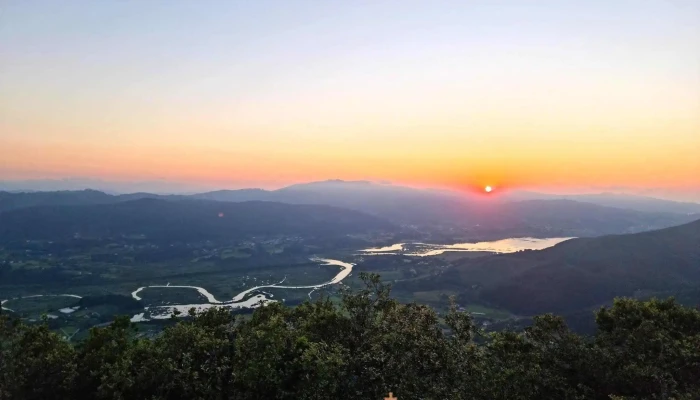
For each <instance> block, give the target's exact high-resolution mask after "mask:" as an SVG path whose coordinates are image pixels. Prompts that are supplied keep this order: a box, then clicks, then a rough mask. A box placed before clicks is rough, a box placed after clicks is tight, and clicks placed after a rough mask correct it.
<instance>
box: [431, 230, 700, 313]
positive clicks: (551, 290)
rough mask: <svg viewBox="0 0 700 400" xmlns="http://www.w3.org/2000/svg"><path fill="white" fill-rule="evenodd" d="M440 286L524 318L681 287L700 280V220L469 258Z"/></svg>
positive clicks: (440, 282) (688, 286)
mask: <svg viewBox="0 0 700 400" xmlns="http://www.w3.org/2000/svg"><path fill="white" fill-rule="evenodd" d="M439 284H440V285H442V286H445V287H456V288H460V290H462V291H463V293H464V294H465V296H471V297H479V298H480V299H482V300H485V301H489V302H491V303H493V304H497V305H499V306H501V307H504V308H507V309H509V310H512V311H514V312H516V313H520V314H525V315H533V314H538V313H543V312H572V311H578V310H581V309H584V308H589V307H593V306H597V305H599V304H602V303H604V302H606V301H609V300H611V299H612V298H613V297H615V296H631V295H633V294H635V293H638V292H652V293H653V292H664V291H674V292H679V291H681V290H684V289H689V288H694V287H697V286H698V285H700V221H695V222H692V223H689V224H685V225H681V226H676V227H672V228H667V229H661V230H657V231H651V232H643V233H637V234H630V235H611V236H603V237H597V238H580V239H572V240H567V241H565V242H563V243H560V244H558V245H556V246H554V247H552V248H549V249H545V250H541V251H524V252H518V253H513V254H503V255H497V256H492V257H485V258H481V259H476V260H464V261H463V262H462V263H461V264H460V265H458V266H457V267H455V268H453V269H452V270H450V271H449V272H447V273H445V274H444V275H443V276H442V277H440V278H439Z"/></svg>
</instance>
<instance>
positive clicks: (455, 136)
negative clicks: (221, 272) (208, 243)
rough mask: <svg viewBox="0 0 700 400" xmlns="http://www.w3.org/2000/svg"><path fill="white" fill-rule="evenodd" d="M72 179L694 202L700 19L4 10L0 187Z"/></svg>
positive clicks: (14, 5) (264, 2)
mask: <svg viewBox="0 0 700 400" xmlns="http://www.w3.org/2000/svg"><path fill="white" fill-rule="evenodd" d="M64 178H80V179H100V180H105V181H120V182H124V181H127V182H129V181H138V182H150V181H159V182H173V183H177V184H181V185H185V186H187V185H189V186H190V187H205V186H206V187H211V188H214V187H221V188H237V187H263V188H274V187H279V186H283V185H286V184H290V183H294V182H303V181H313V180H323V179H336V178H337V179H348V180H360V179H361V180H374V181H378V180H381V181H391V182H394V183H399V184H403V185H409V186H416V187H440V188H451V189H457V190H468V189H472V188H480V187H483V186H486V185H491V186H493V187H494V188H495V189H499V190H500V189H526V190H541V191H550V192H562V193H566V192H572V191H585V190H604V189H605V188H623V190H625V191H636V192H646V193H653V194H658V195H660V196H666V197H668V196H675V197H677V198H684V199H693V200H698V201H700V2H699V1H696V0H675V1H670V0H669V1H654V0H605V1H599V0H587V1H574V0H571V1H559V0H557V1H548V0H538V1H534V0H511V1H507V0H499V1H494V0H484V1H476V0H474V1H469V0H462V1H442V0H432V1H412V0H401V1H382V0H373V1H361V0H354V1H342V2H341V1H301V0H294V1H292V0H284V1H281V0H280V1H270V0H257V1H234V0H231V1H200V0H198V1H172V0H171V1H147V2H144V1H79V0H74V1H70V2H58V1H14V0H5V1H3V2H0V180H26V179H64ZM650 191H651V192H650Z"/></svg>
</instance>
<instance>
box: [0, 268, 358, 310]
mask: <svg viewBox="0 0 700 400" xmlns="http://www.w3.org/2000/svg"><path fill="white" fill-rule="evenodd" d="M311 260H312V261H315V262H320V263H322V264H321V265H333V266H338V267H341V270H340V272H339V273H338V274H337V275H336V276H335V277H333V279H331V280H330V281H327V282H323V283H319V284H315V285H303V286H285V285H282V283H284V281H285V280H286V278H285V279H282V281H280V282H278V283H274V284H271V285H260V286H255V287H252V288H250V289H246V290H244V291H243V292H241V293H239V294H237V295H235V296H234V297H233V298H232V299H231V300H228V301H221V300H217V298H216V297H214V295H213V294H211V293H210V292H209V291H208V290H206V289H204V288H202V287H199V286H181V285H170V284H167V285H151V286H143V287H140V288H138V289H136V290H134V291H133V292H132V293H131V297H133V298H134V299H135V300H142V298H141V296H139V294H140V293H141V292H142V291H144V290H146V289H148V288H161V289H163V288H173V289H193V290H196V291H198V292H199V293H200V294H201V295H202V296H204V297H205V298H206V299H207V303H200V304H172V305H165V306H152V307H144V312H142V313H139V314H136V315H134V316H133V317H132V318H131V321H132V322H145V321H150V320H152V319H168V318H170V316H171V315H172V314H173V313H175V312H176V311H177V312H179V313H180V314H179V315H180V316H186V315H187V313H188V311H189V310H190V309H192V308H194V309H195V310H196V311H198V312H201V311H203V310H206V309H209V308H219V307H221V308H230V309H241V308H257V307H260V306H262V305H264V304H266V303H271V302H275V301H276V300H273V299H272V297H273V295H272V294H270V293H266V292H262V291H261V289H312V292H313V291H314V290H316V289H320V288H322V287H324V286H329V285H334V284H337V283H340V282H342V280H343V279H345V278H347V277H348V275H350V273H351V272H352V268H353V267H354V266H355V264H352V263H347V262H343V261H340V260H333V259H329V258H312V259H311ZM256 291H260V293H257V294H255V295H253V296H249V297H248V295H249V294H251V293H253V292H256ZM310 295H311V293H309V296H310ZM33 297H73V298H76V299H81V298H82V297H81V296H78V295H75V294H45V295H44V294H36V295H31V296H22V297H16V298H13V299H6V300H2V301H0V306H1V307H2V309H3V310H6V311H13V310H11V309H9V308H6V307H5V306H4V305H5V303H7V302H8V301H11V300H19V299H28V298H33ZM246 297H247V298H246ZM75 310H77V307H72V308H63V309H61V310H60V311H61V312H62V313H65V314H70V313H71V312H73V311H75ZM147 314H148V315H149V316H147Z"/></svg>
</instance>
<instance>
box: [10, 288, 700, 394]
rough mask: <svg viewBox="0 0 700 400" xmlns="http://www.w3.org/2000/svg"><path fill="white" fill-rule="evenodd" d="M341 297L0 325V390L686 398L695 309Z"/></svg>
mask: <svg viewBox="0 0 700 400" xmlns="http://www.w3.org/2000/svg"><path fill="white" fill-rule="evenodd" d="M363 279H364V281H365V284H366V287H365V289H363V290H360V291H354V292H350V291H348V292H346V293H344V295H343V297H342V301H341V302H340V303H335V302H332V301H331V300H330V299H328V298H322V299H319V300H317V301H314V302H307V303H304V304H301V305H300V306H297V307H294V308H289V307H285V306H283V305H280V304H271V305H268V306H266V307H262V308H260V309H258V310H256V312H255V313H254V314H253V315H252V316H251V317H247V318H243V317H236V316H233V315H232V314H231V313H229V312H228V311H226V310H222V309H219V310H217V309H212V310H209V311H207V312H205V313H202V314H198V315H195V314H194V313H193V312H192V313H191V315H190V318H188V319H185V320H182V321H180V322H178V323H177V324H174V325H173V326H171V327H168V328H166V329H165V330H164V332H163V333H162V334H161V335H160V336H158V337H156V338H153V339H149V338H142V337H139V336H138V335H136V334H135V333H136V327H135V326H134V325H133V324H131V323H130V322H129V320H128V318H126V317H123V318H119V319H117V320H116V321H114V323H112V324H111V325H109V326H107V327H103V328H93V329H92V330H91V332H90V335H89V337H88V338H87V339H86V340H85V341H83V342H81V343H79V344H78V345H76V346H73V345H71V344H70V343H68V342H66V341H64V340H63V339H62V338H61V337H60V336H59V335H58V334H56V333H53V332H51V330H50V329H49V328H48V326H47V325H46V324H43V325H41V324H39V325H25V324H22V323H20V322H18V321H12V320H10V319H8V318H7V317H2V321H0V322H1V323H0V399H241V400H243V399H302V400H307V399H308V400H316V399H318V400H320V399H333V398H341V399H358V400H360V399H362V400H366V399H380V398H383V397H385V396H386V395H387V394H388V392H393V393H394V395H395V396H397V397H398V398H399V399H401V400H404V399H405V400H408V399H446V398H449V399H475V400H476V399H483V400H487V399H488V400H493V399H496V400H498V399H504V400H505V399H523V400H525V399H538V400H540V399H551V400H567V399H571V400H575V399H606V400H609V399H677V400H681V399H697V398H699V396H700V379H698V377H700V312H698V311H697V310H695V309H691V308H686V307H683V306H681V305H679V304H677V303H676V302H675V301H674V300H673V299H669V300H651V301H646V302H641V301H637V300H631V299H618V300H616V301H615V302H614V304H613V305H612V306H611V307H608V308H602V309H600V310H599V311H598V312H597V313H596V321H597V326H598V330H597V333H596V334H595V335H594V336H592V337H583V336H579V335H577V334H575V333H573V332H572V331H570V330H569V329H568V328H567V326H566V325H565V323H564V322H563V320H562V319H561V318H560V317H557V316H554V315H551V314H548V315H542V316H539V317H536V318H535V320H534V323H533V325H532V326H530V327H529V328H526V329H525V331H524V332H512V331H503V332H497V333H489V334H486V333H484V332H482V331H480V330H479V329H478V328H477V327H476V326H475V324H474V323H473V322H472V319H471V318H470V316H469V315H468V314H465V313H460V312H457V311H456V309H453V310H452V311H450V312H449V313H448V314H447V315H444V316H440V315H438V314H436V313H435V311H433V310H432V309H431V308H429V307H427V306H422V305H417V304H401V303H399V302H398V301H396V300H395V299H393V298H392V297H391V295H390V288H389V287H388V286H385V285H384V284H382V283H381V281H380V280H379V277H378V276H376V275H364V276H363Z"/></svg>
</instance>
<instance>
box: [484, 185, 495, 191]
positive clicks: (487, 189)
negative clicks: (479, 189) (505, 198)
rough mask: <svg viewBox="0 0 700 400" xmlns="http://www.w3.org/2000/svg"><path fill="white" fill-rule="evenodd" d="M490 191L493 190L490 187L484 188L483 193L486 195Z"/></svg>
mask: <svg viewBox="0 0 700 400" xmlns="http://www.w3.org/2000/svg"><path fill="white" fill-rule="evenodd" d="M492 190H493V188H492V187H491V186H486V187H485V188H484V191H486V193H491V191H492Z"/></svg>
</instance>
